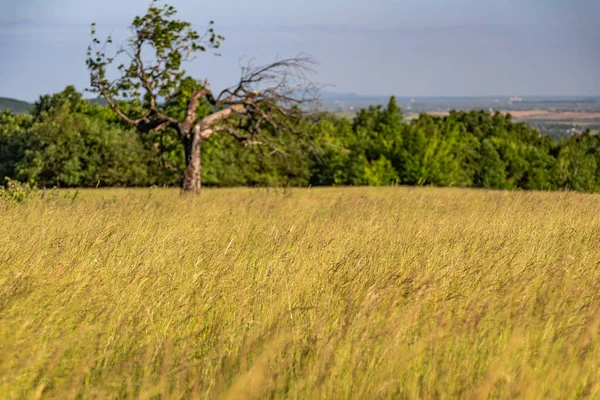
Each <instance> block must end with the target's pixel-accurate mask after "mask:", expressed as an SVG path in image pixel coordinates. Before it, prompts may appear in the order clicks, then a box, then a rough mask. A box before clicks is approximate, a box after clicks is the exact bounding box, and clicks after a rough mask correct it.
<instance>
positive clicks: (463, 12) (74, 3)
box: [0, 0, 600, 101]
mask: <svg viewBox="0 0 600 400" xmlns="http://www.w3.org/2000/svg"><path fill="white" fill-rule="evenodd" d="M169 3H170V4H173V5H174V6H175V7H177V9H178V10H179V12H180V14H179V16H180V18H181V19H184V20H189V21H191V22H193V23H194V26H195V27H196V28H197V29H198V31H204V29H205V27H206V24H207V23H208V21H210V20H211V19H214V20H215V22H216V29H217V31H218V32H220V33H222V34H224V35H225V36H226V40H225V42H224V43H223V47H222V49H221V52H222V54H223V56H222V57H220V58H215V57H213V56H211V55H208V54H205V55H202V56H201V57H200V58H199V59H198V60H197V61H196V62H194V64H192V65H190V66H188V68H187V69H188V71H190V72H193V74H194V75H195V76H197V77H198V78H202V79H204V78H206V77H208V78H209V80H210V81H211V82H212V86H213V88H215V89H220V88H223V87H225V86H229V85H231V84H233V83H235V81H236V79H237V78H238V76H239V65H240V59H241V58H242V57H247V58H248V57H253V58H256V59H257V60H258V61H259V62H261V63H263V62H270V61H273V60H275V58H276V57H277V56H278V55H279V56H280V57H288V56H295V55H296V54H297V53H300V52H306V53H309V54H311V55H313V56H314V57H315V58H316V59H318V60H319V62H320V65H319V66H318V71H319V72H318V75H317V76H315V78H314V79H315V81H318V82H321V83H327V84H331V85H335V88H333V89H331V90H332V91H340V92H358V93H362V94H377V95H389V94H396V95H400V96H457V95H465V96H477V95H600V1H598V0H510V1H506V0H505V1H503V0H452V1H451V0H360V1H359V0H239V1H238V0H235V1H233V0H229V1H223V0H217V1H215V0H213V1H203V0H171V1H170V2H169ZM148 4H149V0H101V1H99V0H93V1H92V0H0V10H2V11H1V13H0V96H8V97H15V98H19V99H23V100H29V101H32V100H35V99H36V98H37V96H38V95H40V94H45V93H54V92H57V91H60V90H62V89H63V88H64V87H65V86H66V85H68V84H74V85H75V86H76V87H77V88H78V89H79V90H83V89H85V88H86V87H87V85H88V79H89V78H88V74H87V70H86V67H85V53H86V48H87V45H88V43H89V40H90V37H89V24H90V23H91V22H93V21H95V22H97V23H98V25H99V28H100V29H101V30H102V31H103V32H106V33H110V32H113V33H114V36H116V37H118V38H119V37H120V38H125V37H126V35H127V33H128V32H127V30H126V27H127V26H128V25H129V23H130V22H131V20H132V19H133V17H134V16H135V15H138V14H142V13H144V11H145V10H146V7H147V6H148Z"/></svg>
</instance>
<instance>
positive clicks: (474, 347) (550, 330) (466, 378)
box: [0, 187, 600, 399]
mask: <svg viewBox="0 0 600 400" xmlns="http://www.w3.org/2000/svg"><path fill="white" fill-rule="evenodd" d="M599 208H600V196H597V195H584V194H574V193H564V192H563V193H560V192H559V193H531V192H490V191H483V190H461V189H429V188H418V189H414V188H404V187H403V188H386V189H374V188H370V189H365V188H354V189H317V190H315V189H311V190H306V189H304V190H293V191H287V192H285V193H284V192H281V191H279V192H275V191H273V190H271V191H269V192H266V191H264V190H250V189H234V190H207V191H205V192H204V193H203V194H202V195H201V196H200V197H198V198H196V197H180V196H179V195H178V192H177V191H176V190H91V191H82V192H79V194H78V195H75V194H74V192H71V193H66V192H59V193H58V194H56V195H52V194H50V193H46V196H45V198H44V199H34V200H31V201H29V202H26V203H24V204H21V205H13V204H9V203H0V210H1V212H0V226H3V227H9V228H8V229H2V230H0V264H1V265H2V268H0V354H2V357H0V397H1V398H3V399H11V398H12V399H20V398H35V397H40V396H44V398H57V399H58V398H60V399H63V398H76V397H78V396H79V397H80V398H134V397H135V398H174V399H175V398H230V399H244V398H257V399H258V398H275V399H277V398H327V399H334V398H357V399H359V398H362V399H367V398H429V399H432V398H440V399H446V398H475V399H485V398H515V397H522V398H548V399H559V398H599V397H600V372H599V371H600V253H599V252H598V243H600V214H598V212H597V210H598V209H599Z"/></svg>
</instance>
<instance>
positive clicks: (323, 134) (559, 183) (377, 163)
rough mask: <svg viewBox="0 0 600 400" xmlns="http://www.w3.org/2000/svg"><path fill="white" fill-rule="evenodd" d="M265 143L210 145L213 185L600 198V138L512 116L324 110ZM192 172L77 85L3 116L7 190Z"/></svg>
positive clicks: (0, 164)
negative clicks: (443, 189)
mask: <svg viewBox="0 0 600 400" xmlns="http://www.w3.org/2000/svg"><path fill="white" fill-rule="evenodd" d="M178 106H180V107H184V104H181V102H180V105H178V104H177V103H176V102H174V104H173V105H172V107H174V108H177V107H178ZM200 109H202V110H204V112H208V111H209V110H210V107H209V105H203V106H201V107H200ZM174 112H177V111H176V110H175V111H174ZM265 135H267V136H269V140H268V143H269V145H268V146H262V145H261V144H256V145H250V146H248V145H246V146H242V145H240V144H239V143H238V141H237V140H236V138H235V137H232V136H230V135H213V136H211V137H210V138H209V140H207V142H206V143H205V145H204V146H203V147H202V173H201V174H202V175H201V176H202V185H204V186H218V187H231V186H304V187H306V186H309V185H312V186H329V185H331V186H355V185H369V186H383V185H397V184H398V185H431V186H456V187H479V188H489V189H528V190H557V189H570V190H577V191H586V192H596V191H598V190H599V189H600V168H599V165H600V137H598V136H597V135H595V134H592V133H591V132H590V131H585V132H583V133H582V134H580V135H573V136H571V137H569V138H567V139H564V140H554V139H552V138H550V137H548V136H545V135H541V134H540V133H539V132H538V131H537V130H536V129H534V128H531V127H529V126H527V125H525V124H523V123H516V122H514V121H513V119H512V118H511V116H510V115H502V114H500V113H493V114H492V113H489V112H485V111H469V112H463V111H452V112H450V114H449V115H448V116H443V117H442V116H431V115H427V114H424V113H423V114H421V115H420V116H419V117H418V118H416V119H413V120H411V121H407V120H405V118H404V115H403V112H402V110H401V109H400V107H399V106H398V105H397V102H396V100H395V98H394V97H391V98H390V100H389V103H388V104H387V106H370V107H368V108H365V109H362V110H360V111H359V112H358V113H357V114H356V116H354V117H353V118H352V119H350V118H347V117H341V116H336V115H334V114H332V113H328V112H319V113H314V114H311V115H308V116H307V117H305V118H303V119H302V120H297V121H294V129H293V130H289V131H281V132H275V131H274V130H271V131H270V132H269V131H268V132H266V133H265ZM184 162H185V160H184V152H183V148H182V145H181V142H180V141H179V140H178V139H177V136H176V134H175V132H171V131H169V130H168V129H167V130H164V131H162V132H152V131H151V132H149V133H146V134H139V133H137V132H136V131H135V130H134V129H132V128H131V127H130V126H127V125H125V124H123V122H122V121H120V120H119V119H118V118H117V116H115V114H114V113H113V112H112V110H111V109H110V108H109V107H108V106H103V105H100V104H97V103H96V104H95V103H93V102H89V101H88V100H85V99H84V98H83V95H82V94H81V93H79V92H77V91H76V90H75V88H74V87H71V86H69V87H67V88H66V89H65V90H64V91H62V92H61V93H58V94H54V95H45V96H41V97H40V98H39V100H38V101H37V102H36V103H35V105H34V107H33V109H32V110H31V111H30V112H29V113H28V114H14V113H12V112H10V111H7V110H5V111H3V112H1V113H0V177H2V178H3V179H4V183H6V182H8V181H9V180H16V181H20V182H23V183H28V184H30V185H33V186H36V187H40V188H42V187H44V188H52V187H59V188H63V187H105V186H116V187H132V186H136V187H144V186H145V187H147V186H177V185H178V184H179V181H180V171H181V170H182V168H183V166H184Z"/></svg>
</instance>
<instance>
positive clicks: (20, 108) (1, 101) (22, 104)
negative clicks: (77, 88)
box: [0, 97, 108, 114]
mask: <svg viewBox="0 0 600 400" xmlns="http://www.w3.org/2000/svg"><path fill="white" fill-rule="evenodd" d="M87 100H88V101H89V102H90V103H91V104H99V105H101V106H105V105H107V104H108V103H107V102H106V100H104V99H103V98H96V99H87ZM32 107H33V104H32V103H28V102H26V101H22V100H17V99H11V98H9V97H0V111H3V110H5V109H8V110H10V111H12V112H13V113H15V114H25V113H26V112H28V111H29V110H31V108H32Z"/></svg>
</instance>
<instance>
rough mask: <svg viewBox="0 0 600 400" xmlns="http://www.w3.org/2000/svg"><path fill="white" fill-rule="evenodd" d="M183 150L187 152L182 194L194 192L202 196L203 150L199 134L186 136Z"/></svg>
mask: <svg viewBox="0 0 600 400" xmlns="http://www.w3.org/2000/svg"><path fill="white" fill-rule="evenodd" d="M183 149H184V151H185V169H184V170H183V174H182V179H181V192H182V193H190V192H194V193H196V194H200V187H201V186H202V181H201V172H202V164H201V158H200V156H201V150H202V138H201V137H200V135H199V134H197V133H192V134H191V135H189V136H184V139H183Z"/></svg>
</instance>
